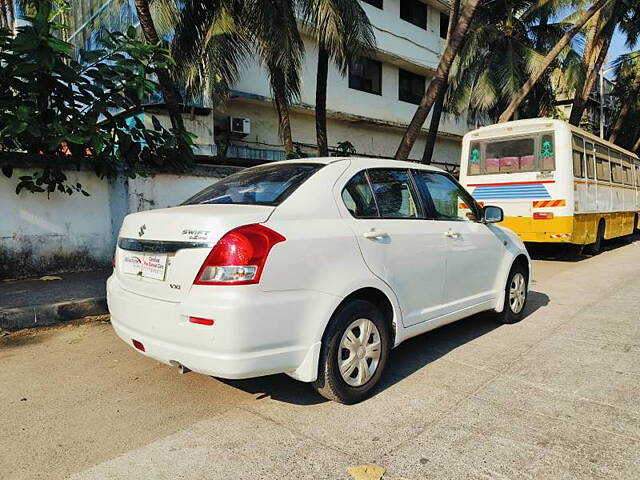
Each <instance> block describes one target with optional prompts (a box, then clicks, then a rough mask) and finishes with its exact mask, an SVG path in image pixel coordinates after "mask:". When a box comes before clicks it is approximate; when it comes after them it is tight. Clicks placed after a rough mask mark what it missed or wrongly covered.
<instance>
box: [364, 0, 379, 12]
mask: <svg viewBox="0 0 640 480" xmlns="http://www.w3.org/2000/svg"><path fill="white" fill-rule="evenodd" d="M362 1H363V2H364V3H368V4H369V5H373V6H374V7H377V8H379V9H380V10H382V0H362Z"/></svg>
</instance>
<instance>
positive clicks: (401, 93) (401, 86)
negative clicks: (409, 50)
mask: <svg viewBox="0 0 640 480" xmlns="http://www.w3.org/2000/svg"><path fill="white" fill-rule="evenodd" d="M398 74H399V75H398V76H399V81H398V100H401V101H403V102H409V103H413V104H415V105H418V104H419V103H420V100H422V96H423V95H424V83H425V79H424V77H423V76H422V75H417V74H415V73H411V72H407V71H406V70H402V69H400V70H398Z"/></svg>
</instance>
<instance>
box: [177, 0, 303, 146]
mask: <svg viewBox="0 0 640 480" xmlns="http://www.w3.org/2000/svg"><path fill="white" fill-rule="evenodd" d="M295 7H296V4H295V2H293V1H291V0H246V1H242V2H239V1H237V0H215V1H208V0H185V1H184V3H183V4H182V8H181V9H180V16H179V20H178V22H177V24H176V30H175V38H174V42H173V47H172V49H173V54H174V57H175V58H180V59H181V62H180V64H179V67H180V73H181V76H182V78H183V79H184V80H185V84H186V86H187V90H188V92H190V93H191V94H192V95H199V94H201V93H202V92H205V94H207V95H208V96H209V98H210V99H211V100H212V101H213V102H214V103H216V102H219V101H222V100H224V99H225V98H226V97H227V95H228V94H229V92H230V91H231V88H232V86H233V85H234V83H235V82H236V81H237V80H238V76H239V72H240V70H241V68H242V66H243V65H245V64H246V63H247V62H248V61H249V60H250V59H252V58H256V59H257V60H258V61H259V62H260V64H261V66H262V67H263V68H265V70H266V71H267V72H268V74H269V83H270V87H271V91H272V95H273V103H274V106H275V109H276V112H277V114H278V119H279V130H280V136H281V138H282V142H283V144H284V149H285V153H286V155H287V157H291V156H293V155H295V151H294V145H293V139H292V134H291V119H290V114H289V106H290V104H291V103H292V102H294V101H296V100H297V99H298V98H299V96H300V87H301V82H300V71H301V69H302V61H303V57H304V45H303V43H302V39H301V38H300V32H299V31H298V23H297V21H298V20H297V17H296V10H295Z"/></svg>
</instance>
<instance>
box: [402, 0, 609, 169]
mask: <svg viewBox="0 0 640 480" xmlns="http://www.w3.org/2000/svg"><path fill="white" fill-rule="evenodd" d="M601 1H605V0H601ZM479 2H480V0H468V1H467V3H466V4H465V6H464V9H463V10H462V13H461V15H460V19H459V20H458V25H457V26H456V29H455V31H454V32H453V34H452V35H451V41H450V42H449V43H448V45H447V47H446V48H445V49H444V52H443V53H442V57H441V58H440V63H439V64H438V69H437V70H436V74H435V76H434V78H433V80H431V82H430V83H429V87H427V90H426V92H425V93H424V95H423V97H422V100H420V104H419V105H418V108H417V110H416V113H415V114H414V115H413V118H412V119H411V123H410V124H409V126H408V127H407V131H406V132H405V133H404V136H403V137H402V140H401V141H400V145H399V147H398V150H397V151H396V155H395V158H396V159H398V160H406V159H407V158H408V157H409V154H410V153H411V149H412V148H413V145H414V144H415V142H416V138H418V135H419V134H420V129H421V128H422V125H423V124H424V121H425V120H426V118H427V115H429V111H430V110H431V107H432V106H433V104H434V103H435V101H436V99H437V98H438V95H440V94H441V92H442V91H443V90H444V89H445V88H446V85H447V82H448V80H449V71H450V70H451V64H452V63H453V61H454V60H455V58H456V56H457V55H458V51H459V50H460V46H461V45H462V42H463V41H464V39H465V37H466V35H467V31H468V30H469V25H470V24H471V21H472V20H473V16H474V14H475V13H476V8H477V7H478V3H479Z"/></svg>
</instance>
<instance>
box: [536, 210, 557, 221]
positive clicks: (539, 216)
mask: <svg viewBox="0 0 640 480" xmlns="http://www.w3.org/2000/svg"><path fill="white" fill-rule="evenodd" d="M552 218H553V212H534V213H533V219H534V220H551V219H552Z"/></svg>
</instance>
